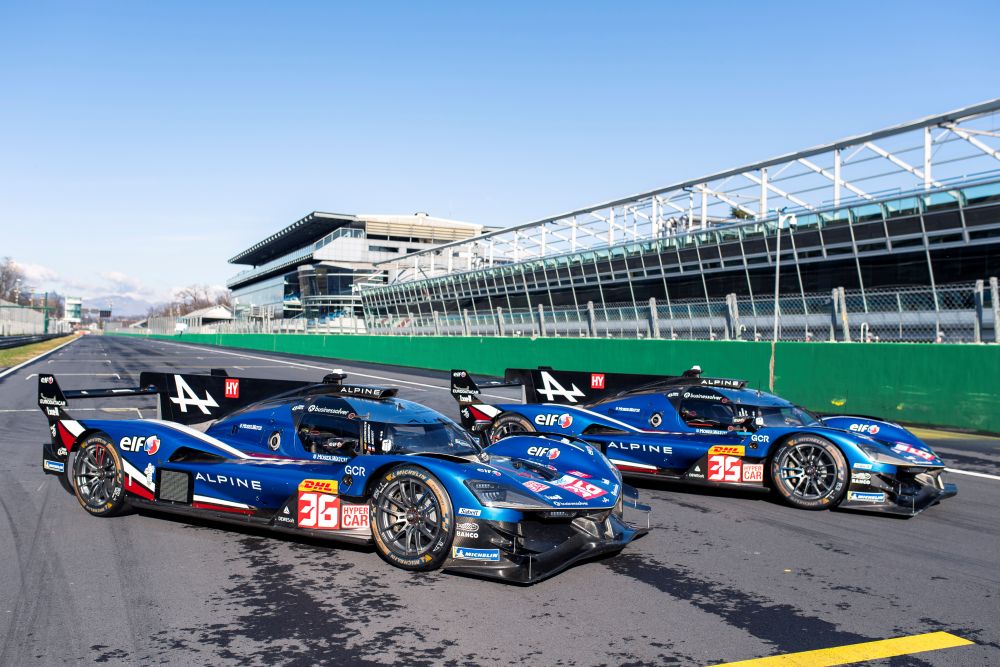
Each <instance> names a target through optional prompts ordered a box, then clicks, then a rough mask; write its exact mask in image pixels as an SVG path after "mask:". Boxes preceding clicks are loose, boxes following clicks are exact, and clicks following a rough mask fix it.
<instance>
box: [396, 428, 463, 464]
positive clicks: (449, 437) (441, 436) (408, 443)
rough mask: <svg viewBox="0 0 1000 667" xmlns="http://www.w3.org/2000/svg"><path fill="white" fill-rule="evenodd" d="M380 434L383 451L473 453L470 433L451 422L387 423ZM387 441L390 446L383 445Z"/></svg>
mask: <svg viewBox="0 0 1000 667" xmlns="http://www.w3.org/2000/svg"><path fill="white" fill-rule="evenodd" d="M385 429H386V431H385V433H386V435H384V436H383V437H382V447H383V451H386V452H391V453H393V454H417V453H431V454H451V455H453V456H468V455H469V454H475V453H476V445H475V442H474V441H473V440H472V436H470V435H469V434H468V433H466V432H465V431H463V430H462V429H460V428H458V427H457V426H455V425H453V424H449V423H446V422H438V423H433V424H386V425H385ZM386 441H388V445H389V447H388V448H387V447H386V444H387V442H386Z"/></svg>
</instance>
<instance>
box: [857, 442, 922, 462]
mask: <svg viewBox="0 0 1000 667" xmlns="http://www.w3.org/2000/svg"><path fill="white" fill-rule="evenodd" d="M857 445H858V448H859V449H860V450H861V451H863V452H864V453H865V455H866V456H868V458H870V459H871V460H872V461H874V462H875V463H886V464H888V465H892V466H912V465H913V461H907V460H906V459H902V458H899V457H897V456H893V455H892V454H887V453H886V452H880V451H878V450H877V449H875V448H873V447H871V446H868V445H865V444H864V443H861V442H859V443H857Z"/></svg>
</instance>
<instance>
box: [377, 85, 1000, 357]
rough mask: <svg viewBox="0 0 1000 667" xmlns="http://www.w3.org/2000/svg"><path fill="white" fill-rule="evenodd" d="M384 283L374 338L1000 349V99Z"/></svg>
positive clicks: (396, 261) (389, 274)
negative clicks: (878, 343) (956, 344)
mask: <svg viewBox="0 0 1000 667" xmlns="http://www.w3.org/2000/svg"><path fill="white" fill-rule="evenodd" d="M779 257H780V260H779ZM779 267H780V268H779ZM373 268H374V269H375V271H376V272H378V273H379V275H380V276H385V278H384V280H385V284H377V285H376V284H368V285H367V286H364V287H362V288H361V289H360V290H359V291H360V293H361V300H362V304H363V308H364V314H365V323H366V326H367V329H368V331H370V332H372V333H388V334H439V335H441V334H456V335H539V336H545V335H571V336H577V335H580V336H603V335H634V336H650V337H674V338H760V337H765V338H767V337H770V336H771V335H772V334H779V335H780V337H781V338H785V339H800V340H818V339H824V340H826V339H832V340H844V339H847V340H851V339H854V340H857V339H859V338H860V339H865V340H868V339H873V338H874V337H877V338H878V339H880V340H943V339H948V340H951V341H954V340H969V341H974V340H986V339H989V340H995V339H996V336H997V334H998V332H997V327H994V326H993V323H994V322H995V321H997V319H998V316H997V315H998V314H997V306H998V301H1000V300H998V298H997V284H996V279H995V278H992V280H991V277H995V276H997V275H998V274H1000V99H995V100H991V101H988V102H984V103H981V104H977V105H973V106H969V107H965V108H962V109H957V110H955V111H951V112H948V113H944V114H939V115H935V116H930V117H927V118H922V119H919V120H915V121H911V122H907V123H903V124H900V125H896V126H893V127H889V128H885V129H882V130H878V131H874V132H869V133H866V134H862V135H858V136H853V137H848V138H846V139H842V140H839V141H835V142H832V143H828V144H824V145H821V146H816V147H814V148H809V149H806V150H802V151H797V152H795V153H790V154H787V155H782V156H779V157H775V158H771V159H768V160H763V161H760V162H757V163H754V164H750V165H746V166H742V167H737V168H734V169H727V170H724V171H720V172H717V173H714V174H709V175H706V176H701V177H698V178H693V179H690V180H685V181H681V182H678V183H674V184H671V185H667V186H665V187H662V188H658V189H656V190H651V191H648V192H642V193H639V194H636V195H632V196H629V197H623V198H621V199H617V200H614V201H609V202H604V203H601V204H597V205H594V206H589V207H585V208H581V209H578V210H574V211H570V212H567V213H563V214H559V215H555V216H551V217H548V218H543V219H541V220H536V221H533V222H529V223H526V224H520V225H515V226H511V227H505V228H502V229H498V230H493V231H488V232H485V233H482V234H478V235H475V236H470V237H468V238H464V239H460V240H456V241H454V242H450V243H445V244H441V245H436V246H434V247H430V248H424V249H421V250H420V251H418V252H413V253H409V254H406V255H404V256H400V257H393V258H390V259H386V260H384V261H379V262H375V263H374V265H373ZM776 312H777V313H778V314H780V318H778V317H775V314H776Z"/></svg>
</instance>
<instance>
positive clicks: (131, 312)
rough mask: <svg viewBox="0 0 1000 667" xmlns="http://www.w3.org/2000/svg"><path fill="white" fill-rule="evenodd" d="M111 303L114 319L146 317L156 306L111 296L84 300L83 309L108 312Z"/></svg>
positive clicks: (119, 296) (148, 302)
mask: <svg viewBox="0 0 1000 667" xmlns="http://www.w3.org/2000/svg"><path fill="white" fill-rule="evenodd" d="M109 303H110V304H111V316H112V317H137V316H140V315H145V314H146V313H147V312H149V309H150V308H152V307H153V306H154V305H156V304H154V303H152V302H150V301H145V300H144V299H133V298H132V297H130V296H122V295H121V294H117V295H115V294H112V295H109V296H98V297H94V298H92V299H84V300H83V307H84V308H96V309H98V310H107V308H108V304H109Z"/></svg>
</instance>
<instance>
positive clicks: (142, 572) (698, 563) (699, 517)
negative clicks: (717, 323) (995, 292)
mask: <svg viewBox="0 0 1000 667" xmlns="http://www.w3.org/2000/svg"><path fill="white" fill-rule="evenodd" d="M293 364H299V365H293ZM213 367H224V368H228V369H229V370H230V372H232V373H234V374H239V375H242V376H244V377H253V376H264V377H277V378H287V379H311V380H319V379H320V378H321V377H322V375H323V374H324V372H325V371H326V370H327V369H332V368H343V369H345V370H346V371H347V372H348V373H350V374H352V377H353V381H355V382H370V383H376V384H390V383H393V382H397V381H398V382H399V386H400V387H401V391H400V395H401V396H403V397H406V398H410V399H414V400H417V401H420V402H423V403H425V404H428V405H430V406H432V407H435V408H437V409H439V410H441V411H443V412H444V413H445V414H448V415H450V416H456V415H457V409H456V406H455V404H454V403H453V401H452V399H451V397H450V395H449V394H448V391H447V386H448V381H447V377H446V374H445V373H442V372H431V371H427V372H424V371H414V370H410V369H401V368H389V367H378V366H374V365H360V364H357V363H351V362H343V363H341V362H337V361H335V360H329V359H316V358H309V357H292V356H288V355H278V354H271V353H263V352H253V351H240V350H229V351H223V350H220V349H215V348H196V347H189V346H184V345H177V344H174V343H167V342H159V341H147V340H139V339H127V338H113V337H98V336H88V337H84V338H82V339H80V340H78V341H76V342H73V343H71V344H70V345H69V346H67V347H64V348H62V349H60V350H59V351H57V352H55V353H53V354H51V355H49V356H47V357H44V358H42V359H40V360H38V361H36V362H34V363H31V364H29V365H27V366H25V367H24V368H21V369H19V370H17V371H15V372H13V373H11V374H9V375H8V376H6V377H5V378H3V379H0V507H2V510H3V513H2V515H0V665H51V664H60V665H61V664H65V663H88V664H89V663H95V662H96V663H110V664H141V665H149V664H212V665H216V664H248V665H316V664H326V663H331V664H333V663H336V664H338V665H352V664H359V665H365V664H372V665H374V664H397V665H424V664H427V665H436V664H446V665H460V664H486V663H498V664H512V663H521V664H525V665H535V664H547V665H602V664H607V665H646V664H649V665H708V664H716V663H722V662H728V661H734V660H742V659H748V658H755V657H760V656H769V655H775V654H784V653H790V652H797V651H804V650H809V649H819V648H826V647H832V646H840V645H845V644H853V643H857V642H864V641H868V640H876V639H884V638H888V637H897V636H902V635H911V634H917V633H925V632H931V631H936V630H944V631H947V632H951V633H954V634H956V635H959V636H961V637H965V638H967V639H970V640H972V641H973V642H975V645H971V646H964V647H959V648H952V649H946V650H941V651H935V652H927V653H921V654H918V655H909V656H901V657H896V658H890V659H884V660H878V661H874V662H871V663H868V664H879V665H897V666H902V665H996V664H998V663H1000V567H998V552H1000V539H998V534H1000V522H998V520H997V508H998V507H1000V479H992V478H985V477H973V476H967V475H958V474H952V475H950V476H949V480H950V481H953V482H956V483H957V484H958V486H959V495H958V496H957V497H956V498H953V499H951V500H948V501H946V502H944V503H942V504H941V505H938V506H936V507H933V508H931V509H929V510H928V511H926V512H925V513H923V514H922V515H919V516H917V517H916V518H913V519H907V520H901V519H895V518H887V517H879V516H871V515H866V514H860V513H852V512H846V511H833V512H829V511H827V512H804V511H799V510H795V509H792V508H790V507H786V506H784V505H781V504H779V503H777V502H775V501H774V500H772V499H771V498H769V497H767V496H760V495H756V494H746V493H727V492H720V491H714V490H712V491H701V490H693V489H689V488H685V487H681V486H675V485H668V484H662V485H655V484H639V485H638V486H639V490H640V493H641V495H642V497H643V498H644V499H645V500H646V501H647V502H648V503H650V504H651V505H652V508H653V515H652V526H653V528H652V530H651V531H650V533H649V535H648V536H646V537H644V538H642V539H641V540H639V541H637V542H635V543H633V544H631V545H630V546H629V547H628V548H626V549H625V551H624V552H622V553H621V554H620V555H617V556H613V557H609V558H604V559H602V560H597V561H591V562H586V563H583V564H580V565H578V566H576V567H573V568H571V569H569V570H567V571H565V572H563V573H561V574H559V575H557V576H555V577H553V578H551V579H548V580H546V581H543V582H541V583H539V584H536V585H534V586H530V587H521V586H511V585H505V584H501V583H495V582H491V581H484V580H477V579H472V578H468V577H461V576H456V575H451V574H446V573H441V572H435V573H431V574H429V575H427V574H423V575H417V574H410V573H407V572H403V571H401V570H397V569H395V568H392V567H390V566H389V565H387V564H386V563H384V562H382V561H381V560H380V559H379V558H378V557H377V556H376V554H375V553H374V551H373V550H372V549H371V548H363V547H347V546H342V545H337V544H333V545H332V546H331V545H330V544H329V543H321V542H314V541H310V540H302V539H296V538H295V537H284V536H277V535H272V534H270V533H267V532H260V531H256V530H240V529H238V528H235V529H234V528H232V527H216V526H214V525H212V524H208V523H202V522H198V521H192V520H184V519H177V518H169V517H167V516H166V515H157V514H155V513H142V514H130V515H126V516H122V517H118V518H114V519H100V518H95V517H91V516H89V515H87V514H86V513H84V511H83V510H82V509H81V508H80V507H79V505H78V504H77V501H76V500H75V499H74V497H73V496H71V495H69V494H67V493H66V492H65V491H64V490H63V489H62V488H61V487H60V485H59V482H58V480H57V479H56V478H55V477H52V476H45V475H43V474H42V471H41V468H40V452H41V447H40V444H41V443H42V442H43V440H44V439H45V437H46V435H47V434H46V423H45V418H44V416H43V415H42V413H41V412H40V411H39V410H38V408H37V406H36V405H35V400H36V380H35V377H34V374H37V373H38V372H39V371H42V372H46V371H51V372H55V373H56V374H57V376H58V377H59V379H60V384H61V385H62V387H63V388H64V389H65V388H70V389H71V388H82V387H85V386H134V384H135V383H136V382H137V380H138V373H139V371H141V370H161V371H182V372H207V371H208V369H210V368H213ZM365 376H376V377H365ZM406 383H410V384H406ZM153 405H154V404H153V402H152V401H151V400H149V399H148V398H138V397H133V398H128V399H118V400H117V401H114V400H109V399H103V400H100V401H91V402H89V403H87V404H85V403H83V402H80V403H76V402H74V403H73V404H72V405H71V406H70V414H72V415H73V416H74V417H77V418H79V419H83V420H85V419H86V418H87V417H88V416H91V417H96V416H100V417H101V418H123V419H125V418H134V417H136V416H138V415H139V414H140V413H141V414H142V415H143V416H147V417H153V416H155V411H154V409H153ZM77 406H79V407H77ZM84 407H86V408H90V409H89V410H81V409H80V408H84ZM109 409H110V410H113V411H110V412H109V411H108V410H109ZM137 409H138V410H137ZM924 435H926V434H924ZM929 440H931V444H932V445H934V446H935V447H936V449H937V451H938V453H939V454H941V455H942V458H944V459H945V461H946V462H947V463H948V465H949V466H952V467H954V468H957V469H961V470H969V471H974V472H980V473H985V474H988V475H1000V440H997V439H991V438H983V437H974V436H964V435H955V436H951V437H934V438H929Z"/></svg>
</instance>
